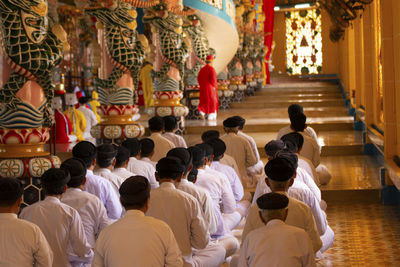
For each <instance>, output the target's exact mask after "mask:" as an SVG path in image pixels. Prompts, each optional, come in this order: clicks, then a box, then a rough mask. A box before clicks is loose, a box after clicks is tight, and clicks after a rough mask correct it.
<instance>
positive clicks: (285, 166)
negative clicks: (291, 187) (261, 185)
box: [264, 157, 297, 182]
mask: <svg viewBox="0 0 400 267" xmlns="http://www.w3.org/2000/svg"><path fill="white" fill-rule="evenodd" d="M296 169H297V166H296V165H295V164H294V163H293V161H292V160H291V159H288V158H286V157H275V158H274V159H272V160H270V161H268V163H267V164H266V165H265V168H264V171H265V174H266V175H267V177H268V178H270V179H271V180H274V181H278V182H285V181H288V180H289V179H290V178H292V177H293V175H294V173H295V172H296Z"/></svg>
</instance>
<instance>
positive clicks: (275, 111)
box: [218, 106, 349, 123]
mask: <svg viewBox="0 0 400 267" xmlns="http://www.w3.org/2000/svg"><path fill="white" fill-rule="evenodd" d="M348 112H349V111H348V109H347V108H346V107H344V106H342V107H304V114H306V116H307V120H310V119H312V118H313V117H315V118H319V117H347V116H348ZM235 113H237V114H243V115H242V116H243V117H245V116H246V114H251V118H253V119H254V118H259V119H261V118H266V117H267V118H280V119H287V122H288V123H289V118H288V113H287V106H282V107H275V108H262V109H257V110H256V111H254V110H253V109H252V108H251V107H248V108H243V109H230V110H223V111H222V110H221V111H220V112H218V118H227V117H229V116H232V114H235Z"/></svg>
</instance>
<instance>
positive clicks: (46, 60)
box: [0, 0, 67, 128]
mask: <svg viewBox="0 0 400 267" xmlns="http://www.w3.org/2000/svg"><path fill="white" fill-rule="evenodd" d="M47 13H48V5H47V1H45V0H29V1H28V0H0V14H1V21H2V23H1V30H2V31H1V35H2V38H1V39H2V44H1V45H2V49H3V51H4V52H5V55H6V58H7V63H8V64H9V65H10V67H11V71H12V72H11V74H10V76H9V79H8V81H7V82H6V83H5V84H4V85H3V87H2V88H1V90H0V102H1V103H2V107H1V110H0V127H4V128H37V127H41V126H50V125H52V124H53V122H54V118H53V115H52V108H51V103H52V99H53V95H54V92H53V89H54V86H53V84H52V71H53V70H54V69H55V67H56V66H57V65H58V64H60V63H61V60H62V58H63V53H62V51H63V44H64V45H65V47H66V46H67V44H66V37H65V36H63V34H65V32H63V30H62V28H61V27H60V26H59V25H57V26H54V27H53V28H52V29H51V30H50V29H49V20H48V16H47ZM56 34H57V36H59V37H60V38H61V39H63V40H60V39H59V38H58V37H57V36H56ZM62 37H65V38H62ZM27 82H30V84H32V83H33V84H34V86H36V87H37V88H39V87H41V89H42V90H43V94H44V97H45V100H46V101H44V102H43V103H42V104H41V105H40V106H39V107H38V108H35V107H34V106H33V105H29V104H27V103H26V102H24V101H22V100H21V98H20V97H19V96H18V92H19V91H20V89H22V88H23V87H24V85H25V84H26V83H27Z"/></svg>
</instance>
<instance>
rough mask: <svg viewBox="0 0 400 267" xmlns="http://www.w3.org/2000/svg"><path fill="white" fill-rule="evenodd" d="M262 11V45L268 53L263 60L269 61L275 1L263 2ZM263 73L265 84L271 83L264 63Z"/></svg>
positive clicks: (266, 65)
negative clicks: (264, 73) (263, 35)
mask: <svg viewBox="0 0 400 267" xmlns="http://www.w3.org/2000/svg"><path fill="white" fill-rule="evenodd" d="M263 1H264V2H263V11H264V14H265V21H264V33H265V37H264V45H265V46H266V47H268V52H267V54H266V55H265V59H266V60H269V57H270V55H271V46H272V37H273V33H274V7H275V0H263ZM265 72H266V83H267V84H270V83H271V77H270V73H269V66H268V63H265Z"/></svg>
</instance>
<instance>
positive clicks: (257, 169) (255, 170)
mask: <svg viewBox="0 0 400 267" xmlns="http://www.w3.org/2000/svg"><path fill="white" fill-rule="evenodd" d="M232 118H234V119H235V120H236V121H237V123H238V126H239V131H238V133H237V134H238V135H240V136H243V137H244V138H246V139H247V140H248V141H249V143H250V145H251V149H252V151H253V153H254V155H255V156H256V159H257V163H256V164H254V165H253V166H251V167H248V168H247V172H248V174H249V175H251V176H255V178H256V179H257V178H258V177H260V176H262V175H263V171H264V163H263V162H262V161H261V158H260V153H259V152H258V147H257V144H256V141H254V138H253V137H251V136H250V135H247V134H245V133H244V132H243V128H244V125H245V124H246V120H245V119H244V118H243V117H241V116H233V117H232Z"/></svg>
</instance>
